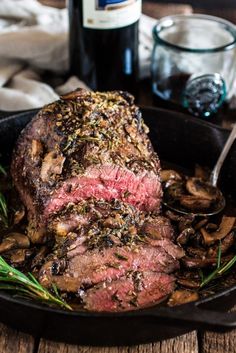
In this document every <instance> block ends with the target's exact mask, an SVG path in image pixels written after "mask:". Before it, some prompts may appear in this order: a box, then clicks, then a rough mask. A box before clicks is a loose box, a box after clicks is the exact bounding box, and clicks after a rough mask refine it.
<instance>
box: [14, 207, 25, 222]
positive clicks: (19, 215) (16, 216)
mask: <svg viewBox="0 0 236 353" xmlns="http://www.w3.org/2000/svg"><path fill="white" fill-rule="evenodd" d="M24 216H25V208H24V206H23V205H22V206H21V208H20V209H19V210H17V211H16V212H15V214H14V220H13V224H15V225H16V224H19V223H20V221H21V220H22V219H23V218H24Z"/></svg>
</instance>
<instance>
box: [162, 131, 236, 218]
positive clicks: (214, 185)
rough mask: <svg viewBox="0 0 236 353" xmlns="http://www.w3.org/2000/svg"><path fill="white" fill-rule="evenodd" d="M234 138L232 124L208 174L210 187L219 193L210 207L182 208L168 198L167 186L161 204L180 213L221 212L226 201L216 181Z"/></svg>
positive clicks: (209, 214) (234, 132) (202, 214)
mask: <svg viewBox="0 0 236 353" xmlns="http://www.w3.org/2000/svg"><path fill="white" fill-rule="evenodd" d="M235 138H236V124H234V125H233V129H232V131H231V133H230V135H229V137H228V139H227V141H226V143H225V145H224V148H223V150H222V152H221V154H220V156H219V158H218V160H217V162H216V164H215V167H214V168H213V170H212V172H211V175H210V179H209V182H208V183H209V184H210V185H211V187H212V188H214V189H215V191H216V192H217V193H218V194H219V197H218V200H217V202H215V204H214V205H213V206H212V207H209V209H207V210H206V211H202V212H201V211H196V212H194V211H188V210H187V209H186V208H184V207H183V206H181V205H180V204H179V203H178V202H173V200H172V201H171V200H170V197H168V192H167V190H168V188H167V189H166V191H164V197H163V204H164V205H165V206H166V207H168V208H169V209H171V210H173V211H176V212H178V213H182V214H190V213H192V214H195V215H196V216H212V215H215V214H217V213H219V212H221V211H222V210H223V209H224V208H225V205H226V201H225V197H224V196H223V194H222V193H221V191H220V190H219V189H218V188H217V182H218V178H219V174H220V171H221V167H222V165H223V163H224V161H225V158H226V157H227V155H228V152H229V150H230V148H231V146H232V144H233V142H234V140H235Z"/></svg>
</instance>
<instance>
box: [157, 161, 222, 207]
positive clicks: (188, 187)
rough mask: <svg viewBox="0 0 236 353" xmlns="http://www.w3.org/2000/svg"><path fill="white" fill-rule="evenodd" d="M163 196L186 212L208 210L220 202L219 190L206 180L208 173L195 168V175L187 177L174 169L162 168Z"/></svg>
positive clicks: (170, 203) (169, 202)
mask: <svg viewBox="0 0 236 353" xmlns="http://www.w3.org/2000/svg"><path fill="white" fill-rule="evenodd" d="M161 181H162V185H163V189H164V198H165V200H166V201H167V203H168V204H169V205H172V206H173V208H175V207H176V208H178V209H180V210H181V209H182V210H183V211H185V212H186V213H188V212H194V213H196V212H203V213H204V212H206V211H207V212H209V213H210V211H211V210H213V211H214V208H215V207H217V206H218V203H219V202H221V193H220V191H219V190H218V189H217V188H216V187H214V186H212V185H211V184H210V183H209V182H208V174H207V173H206V172H205V171H204V170H201V168H200V167H197V168H196V171H195V176H194V177H188V176H185V175H182V174H180V173H178V172H177V171H175V170H171V169H170V170H162V171H161Z"/></svg>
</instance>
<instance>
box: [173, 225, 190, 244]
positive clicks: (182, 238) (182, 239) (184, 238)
mask: <svg viewBox="0 0 236 353" xmlns="http://www.w3.org/2000/svg"><path fill="white" fill-rule="evenodd" d="M193 234H195V230H194V229H193V228H192V227H189V228H185V229H184V230H183V231H182V232H181V233H180V235H179V236H178V237H177V239H176V242H177V244H178V245H180V246H181V245H185V244H187V242H188V241H189V239H190V238H191V235H193Z"/></svg>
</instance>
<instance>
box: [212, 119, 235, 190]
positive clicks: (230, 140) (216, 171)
mask: <svg viewBox="0 0 236 353" xmlns="http://www.w3.org/2000/svg"><path fill="white" fill-rule="evenodd" d="M235 138H236V124H234V126H233V129H232V131H231V133H230V135H229V137H228V139H227V141H226V143H225V145H224V148H223V150H222V152H221V154H220V156H219V158H218V160H217V162H216V165H215V167H214V169H213V170H212V172H211V176H210V183H211V184H212V185H213V186H216V185H217V181H218V177H219V174H220V170H221V167H222V164H223V163H224V160H225V158H226V157H227V154H228V152H229V150H230V148H231V146H232V144H233V142H234V140H235Z"/></svg>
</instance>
